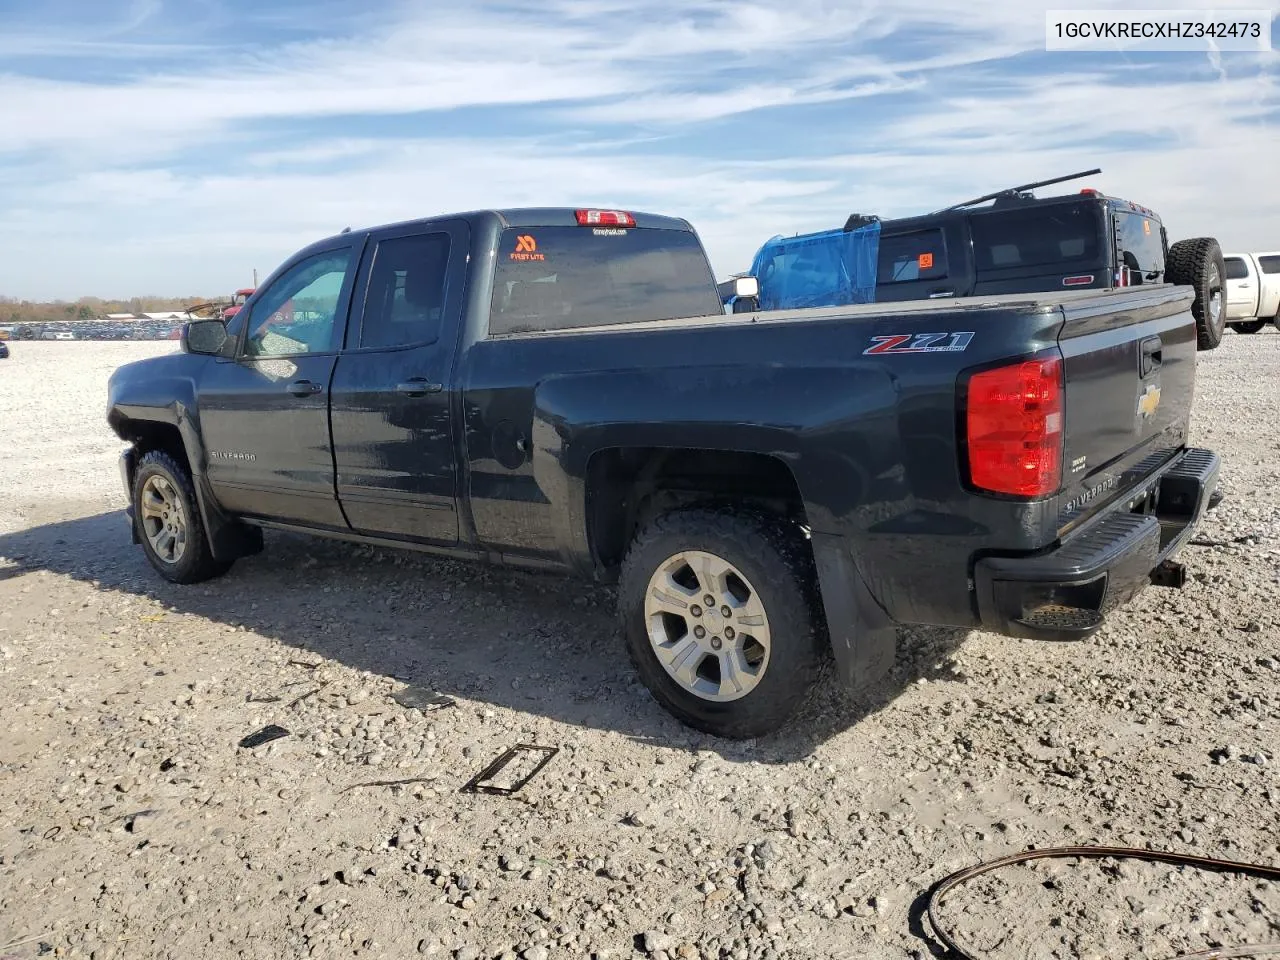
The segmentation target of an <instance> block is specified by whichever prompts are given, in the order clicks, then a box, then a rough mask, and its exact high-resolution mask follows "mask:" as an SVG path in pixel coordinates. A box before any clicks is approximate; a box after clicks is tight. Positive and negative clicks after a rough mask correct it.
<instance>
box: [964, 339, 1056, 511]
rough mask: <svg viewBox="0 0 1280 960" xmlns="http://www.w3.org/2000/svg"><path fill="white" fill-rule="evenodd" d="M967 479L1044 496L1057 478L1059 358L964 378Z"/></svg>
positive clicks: (991, 487) (1019, 494) (995, 490)
mask: <svg viewBox="0 0 1280 960" xmlns="http://www.w3.org/2000/svg"><path fill="white" fill-rule="evenodd" d="M965 416H966V432H967V443H968V450H969V480H970V482H971V483H972V484H973V485H974V486H975V487H978V488H980V489H982V490H989V491H991V492H992V493H1005V494H1009V495H1011V496H1016V497H1046V496H1048V495H1049V494H1051V493H1054V492H1056V491H1057V489H1058V487H1059V486H1060V485H1061V483H1062V359H1061V358H1060V357H1053V358H1051V359H1047V360H1027V361H1023V362H1020V363H1015V364H1011V365H1010V366H1007V367H999V368H997V369H995V370H985V371H983V372H982V373H976V374H974V375H973V376H972V377H970V378H969V396H968V401H967V406H966V412H965Z"/></svg>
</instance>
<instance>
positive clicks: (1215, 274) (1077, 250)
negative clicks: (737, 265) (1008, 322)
mask: <svg viewBox="0 0 1280 960" xmlns="http://www.w3.org/2000/svg"><path fill="white" fill-rule="evenodd" d="M1097 173H1101V170H1089V171H1085V172H1084V173H1076V174H1070V175H1069V176H1065V177H1057V178H1055V179H1053V180H1044V181H1040V182H1039V183H1031V184H1025V185H1023V186H1019V187H1012V188H1010V189H1008V190H1002V191H998V192H996V193H991V194H987V195H985V196H982V197H978V198H976V199H974V200H970V201H968V202H966V203H962V204H957V205H956V206H954V207H948V208H947V209H945V210H939V211H936V212H934V213H930V214H925V215H923V216H917V217H905V218H901V219H896V220H881V219H880V218H879V217H874V216H862V215H859V214H854V215H853V216H851V217H850V218H849V219H848V221H847V222H846V223H845V226H844V231H845V232H846V233H848V232H853V231H857V230H863V229H866V228H878V230H879V243H878V250H877V252H876V257H875V277H874V281H872V280H871V278H870V277H865V278H862V280H863V282H862V283H861V285H860V284H859V282H858V280H859V278H857V277H849V276H844V277H841V278H839V279H837V275H836V271H838V270H841V269H844V270H847V269H848V266H847V265H848V263H849V259H848V258H844V262H843V263H836V262H835V260H834V259H832V260H828V261H827V262H826V264H825V266H826V270H825V272H822V271H814V270H813V267H812V259H811V258H810V259H809V260H807V261H806V269H807V270H808V273H807V274H806V280H809V278H815V277H816V278H818V279H817V280H816V282H815V281H814V280H809V282H808V283H807V284H802V285H801V286H800V289H797V285H796V284H795V282H794V281H795V277H794V275H791V276H786V277H785V278H784V277H783V276H782V275H781V273H780V272H779V271H778V270H777V269H776V265H777V264H780V263H783V262H784V259H783V258H785V257H787V256H788V255H789V254H790V252H791V251H792V250H793V249H794V250H799V249H800V248H801V247H803V246H804V245H805V243H806V240H807V239H808V237H796V238H788V239H786V240H782V239H779V240H777V241H773V242H772V243H773V244H774V245H775V249H776V251H777V252H776V253H775V254H774V256H773V258H772V259H770V258H769V257H768V256H767V255H766V256H764V257H763V258H762V257H757V269H756V270H754V271H753V272H755V273H756V275H757V277H758V279H759V282H760V298H759V303H758V304H754V303H753V304H742V305H739V307H738V308H737V309H739V310H741V309H742V308H743V307H746V308H747V309H751V308H754V307H756V306H758V307H759V308H761V309H766V310H767V309H771V308H772V309H778V308H786V307H805V306H807V307H813V306H835V305H840V304H842V303H847V302H849V301H850V299H851V298H850V297H849V295H848V291H850V290H856V289H859V288H860V289H861V290H863V291H865V292H866V294H867V295H866V296H865V297H863V298H861V299H870V300H874V301H875V302H878V303H891V302H898V301H903V300H926V299H942V298H952V297H976V296H994V295H999V294H1011V293H1037V292H1047V291H1054V290H1073V289H1074V290H1081V289H1097V290H1106V289H1111V288H1114V287H1132V286H1145V285H1154V284H1162V283H1171V284H1176V285H1185V286H1190V287H1193V288H1195V292H1196V298H1195V301H1194V304H1193V307H1192V313H1193V315H1194V316H1195V319H1196V335H1197V345H1198V347H1199V348H1200V349H1201V350H1211V349H1213V348H1214V347H1216V346H1217V345H1218V344H1219V342H1221V340H1222V334H1223V329H1224V326H1225V322H1226V297H1225V277H1226V268H1225V266H1224V264H1223V257H1222V251H1221V249H1220V247H1219V245H1218V241H1217V240H1215V239H1213V238H1211V237H1200V238H1196V239H1192V240H1182V241H1179V242H1178V243H1174V244H1173V245H1170V244H1169V240H1168V236H1167V234H1166V231H1165V228H1164V225H1163V224H1162V223H1161V220H1160V217H1159V216H1158V215H1157V214H1156V213H1155V212H1154V211H1152V210H1150V209H1148V208H1147V207H1144V206H1141V205H1139V204H1136V203H1132V202H1130V201H1128V200H1121V199H1119V198H1118V197H1109V196H1106V195H1105V194H1103V193H1100V192H1099V191H1097V190H1092V189H1085V190H1081V191H1080V192H1079V193H1075V194H1067V195H1064V196H1055V197H1043V198H1037V197H1036V196H1035V195H1034V194H1033V193H1032V192H1031V191H1032V190H1033V189H1035V188H1037V187H1043V186H1048V185H1050V184H1054V183H1061V182H1064V181H1066V180H1074V179H1078V178H1080V177H1086V176H1092V175H1093V174H1097ZM833 233H838V231H835V232H833ZM809 236H812V237H825V236H830V234H816V235H809ZM767 248H768V245H766V249H767ZM762 253H765V251H762ZM837 259H838V258H837ZM868 263H869V261H868ZM795 269H796V268H795V267H792V268H791V270H792V271H794V270H795ZM784 286H785V287H786V289H787V293H788V298H787V299H786V300H785V302H779V300H778V298H777V297H776V296H774V294H775V292H776V291H778V290H780V289H783V288H784ZM872 290H874V293H873V294H871V291H872ZM841 291H844V293H845V295H844V297H841ZM852 299H854V300H855V302H856V299H859V298H852Z"/></svg>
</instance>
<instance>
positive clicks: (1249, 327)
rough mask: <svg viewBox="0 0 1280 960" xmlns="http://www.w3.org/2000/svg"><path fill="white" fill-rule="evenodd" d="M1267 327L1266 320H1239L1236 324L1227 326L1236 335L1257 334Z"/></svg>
mask: <svg viewBox="0 0 1280 960" xmlns="http://www.w3.org/2000/svg"><path fill="white" fill-rule="evenodd" d="M1266 325H1267V321H1265V320H1237V321H1236V322H1235V323H1228V324H1227V326H1228V327H1230V328H1231V329H1232V330H1234V331H1235V332H1236V333H1257V332H1258V331H1259V330H1261V329H1262V328H1263V327H1265V326H1266Z"/></svg>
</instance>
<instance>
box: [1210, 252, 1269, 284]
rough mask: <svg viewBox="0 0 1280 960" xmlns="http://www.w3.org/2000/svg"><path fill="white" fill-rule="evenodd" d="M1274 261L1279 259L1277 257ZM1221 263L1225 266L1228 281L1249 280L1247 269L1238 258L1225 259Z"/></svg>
mask: <svg viewBox="0 0 1280 960" xmlns="http://www.w3.org/2000/svg"><path fill="white" fill-rule="evenodd" d="M1276 259H1277V260H1280V257H1277V258H1276ZM1222 262H1223V263H1224V264H1225V265H1226V268H1227V279H1228V280H1247V279H1249V267H1248V265H1247V264H1246V263H1245V262H1244V261H1243V260H1242V259H1240V258H1239V257H1227V258H1226V259H1225V260H1223V261H1222Z"/></svg>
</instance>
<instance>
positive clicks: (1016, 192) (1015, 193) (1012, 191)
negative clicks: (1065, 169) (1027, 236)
mask: <svg viewBox="0 0 1280 960" xmlns="http://www.w3.org/2000/svg"><path fill="white" fill-rule="evenodd" d="M1101 172H1102V168H1101V167H1095V168H1094V169H1093V170H1082V171H1081V172H1080V173H1069V174H1067V175H1066V176H1065V177H1054V178H1053V179H1052V180H1037V181H1036V182H1035V183H1024V184H1022V185H1021V186H1018V187H1009V188H1008V189H1006V190H997V191H996V192H995V193H988V194H986V195H985V196H981V197H976V198H974V199H973V200H966V201H965V202H964V203H957V204H956V205H955V206H953V207H945V208H944V209H942V210H935V211H934V212H933V213H931V214H929V216H937V215H938V214H940V213H950V212H951V211H952V210H963V209H964V208H965V207H972V206H975V205H977V204H979V203H986V202H987V201H988V200H1001V199H1004V198H1006V197H1007V198H1020V197H1022V194H1023V193H1024V192H1025V191H1028V190H1035V189H1036V188H1038V187H1048V186H1052V185H1053V184H1055V183H1065V182H1066V181H1068V180H1079V179H1080V178H1081V177H1092V176H1093V175H1094V174H1095V173H1101ZM1024 199H1031V198H1024Z"/></svg>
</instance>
